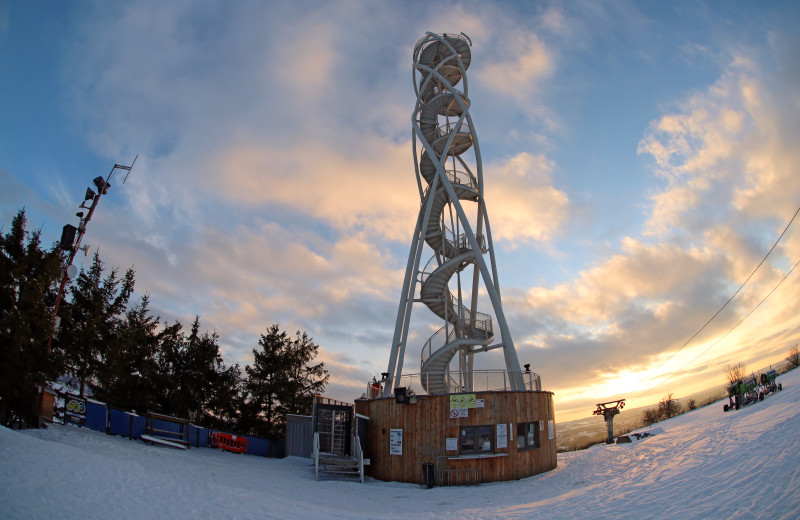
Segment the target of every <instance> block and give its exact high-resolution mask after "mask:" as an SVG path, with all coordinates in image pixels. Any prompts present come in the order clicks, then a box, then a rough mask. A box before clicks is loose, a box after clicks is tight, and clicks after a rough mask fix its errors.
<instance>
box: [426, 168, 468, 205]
mask: <svg viewBox="0 0 800 520" xmlns="http://www.w3.org/2000/svg"><path fill="white" fill-rule="evenodd" d="M444 172H445V175H447V179H448V180H449V181H450V183H452V184H455V185H457V186H466V187H467V188H469V189H471V190H475V191H477V190H478V180H477V179H476V178H475V175H473V174H472V173H469V172H462V171H461V170H453V169H450V170H445V171H444ZM430 189H431V185H430V184H428V186H427V187H426V188H425V192H424V193H423V196H422V199H421V202H420V205H422V204H425V197H426V196H427V194H428V191H429V190H430ZM439 189H443V188H442V185H441V184H440V185H439Z"/></svg>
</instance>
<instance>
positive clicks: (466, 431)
mask: <svg viewBox="0 0 800 520" xmlns="http://www.w3.org/2000/svg"><path fill="white" fill-rule="evenodd" d="M458 445H459V452H460V453H464V454H469V453H476V454H481V453H494V430H493V429H492V427H491V426H462V427H461V428H459V434H458Z"/></svg>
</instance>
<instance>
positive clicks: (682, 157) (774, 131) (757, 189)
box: [639, 54, 800, 234]
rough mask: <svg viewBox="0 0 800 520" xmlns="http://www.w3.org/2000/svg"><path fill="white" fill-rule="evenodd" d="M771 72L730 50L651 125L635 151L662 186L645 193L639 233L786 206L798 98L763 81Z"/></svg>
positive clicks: (789, 204)
mask: <svg viewBox="0 0 800 520" xmlns="http://www.w3.org/2000/svg"><path fill="white" fill-rule="evenodd" d="M770 77H772V76H771V74H770V73H768V72H767V71H764V70H761V67H760V66H759V64H758V60H757V59H755V58H751V57H748V56H746V55H740V54H737V55H735V56H734V57H733V59H732V61H731V63H730V65H729V66H728V68H727V69H726V71H725V72H724V73H723V75H722V76H721V78H720V79H719V80H718V81H717V82H716V83H715V84H714V85H712V86H711V87H709V88H708V89H706V90H705V91H702V92H697V93H695V94H693V95H691V96H689V97H688V98H687V99H686V100H684V101H683V102H681V103H680V105H679V107H678V110H677V111H675V112H673V113H669V114H666V115H664V116H662V117H660V118H659V119H657V120H655V121H654V122H653V123H652V124H651V125H650V127H649V129H648V131H647V133H646V135H645V137H644V138H643V139H642V141H641V142H640V143H639V153H640V154H647V155H649V156H650V157H652V158H653V160H654V164H655V171H656V172H657V173H658V174H659V175H661V176H662V177H664V178H665V179H666V180H667V182H668V185H667V187H666V189H664V190H663V191H661V192H658V193H654V194H653V195H652V196H651V200H652V207H653V209H652V213H651V216H650V218H649V220H648V222H647V225H646V229H645V233H647V234H664V233H668V232H670V230H672V229H689V230H694V231H695V232H699V233H702V232H703V229H704V228H705V227H708V226H709V225H712V226H713V225H714V221H715V220H728V219H730V218H740V219H748V218H768V219H770V218H773V219H777V220H779V221H780V220H785V219H786V218H787V217H788V216H789V215H791V213H793V210H794V208H796V204H797V201H796V200H795V198H794V197H793V195H792V194H793V193H796V192H797V191H798V190H799V189H800V179H798V176H797V175H796V164H797V161H798V159H800V151H798V150H797V149H796V147H795V146H793V145H792V144H790V142H789V141H791V137H790V136H798V135H800V131H798V125H797V123H796V115H797V113H798V105H797V104H796V103H795V105H794V106H792V104H791V103H789V104H787V103H786V98H785V97H784V96H783V92H781V91H776V90H775V89H774V88H770V86H769V85H768V84H767V83H766V82H765V81H768V80H767V78H770ZM795 97H796V96H795ZM704 206H705V207H704ZM728 208H730V209H728ZM737 216H738V217H737ZM701 218H702V220H700V219H701Z"/></svg>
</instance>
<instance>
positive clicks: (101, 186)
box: [93, 177, 111, 195]
mask: <svg viewBox="0 0 800 520" xmlns="http://www.w3.org/2000/svg"><path fill="white" fill-rule="evenodd" d="M93 182H94V185H95V186H97V192H98V193H100V194H101V195H105V194H106V193H108V188H110V187H111V185H110V184H109V183H107V182H106V180H105V179H104V178H102V177H95V178H94V181H93Z"/></svg>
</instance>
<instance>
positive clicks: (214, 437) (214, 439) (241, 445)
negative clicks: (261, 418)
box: [209, 432, 249, 453]
mask: <svg viewBox="0 0 800 520" xmlns="http://www.w3.org/2000/svg"><path fill="white" fill-rule="evenodd" d="M209 438H210V439H211V447H212V448H219V449H221V450H225V451H232V452H233V453H244V452H246V451H247V446H248V445H249V442H248V441H247V439H246V438H245V437H237V436H236V435H231V434H230V433H222V432H214V433H212V434H211V435H210V436H209Z"/></svg>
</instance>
